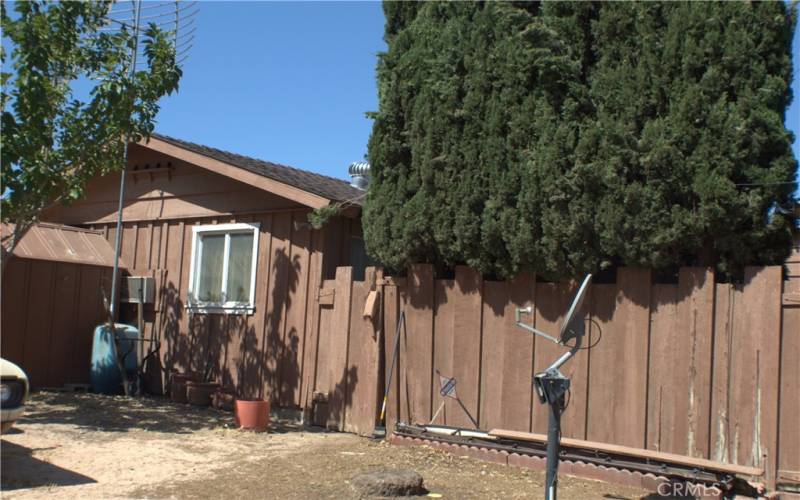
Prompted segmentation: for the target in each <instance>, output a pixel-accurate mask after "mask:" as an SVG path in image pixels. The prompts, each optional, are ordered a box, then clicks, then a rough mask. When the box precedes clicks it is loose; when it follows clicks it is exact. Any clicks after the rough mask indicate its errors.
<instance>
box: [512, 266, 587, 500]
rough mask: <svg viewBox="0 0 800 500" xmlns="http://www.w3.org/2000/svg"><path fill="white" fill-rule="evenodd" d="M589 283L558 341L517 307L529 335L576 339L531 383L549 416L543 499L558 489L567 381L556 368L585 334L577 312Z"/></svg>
mask: <svg viewBox="0 0 800 500" xmlns="http://www.w3.org/2000/svg"><path fill="white" fill-rule="evenodd" d="M591 281H592V275H591V274H587V275H586V278H584V279H583V283H582V284H581V287H580V288H579V289H578V293H577V294H575V298H574V299H573V300H572V305H571V306H570V308H569V311H568V312H567V316H566V317H565V318H564V322H563V323H562V324H561V331H560V332H559V334H558V338H556V337H553V336H551V335H548V334H547V333H545V332H543V331H541V330H538V329H536V328H534V327H533V326H531V325H528V324H527V323H524V322H523V321H522V315H523V314H531V313H532V312H533V309H532V308H531V306H528V307H525V308H517V310H516V313H515V319H516V323H517V326H519V327H520V328H523V329H524V330H527V331H528V332H530V333H532V334H534V335H538V336H540V337H542V338H545V339H547V340H549V341H551V342H555V343H556V344H559V345H567V342H569V341H570V340H572V339H575V344H574V345H573V346H571V348H570V350H569V351H567V352H565V353H564V354H562V355H561V356H559V357H558V358H557V359H556V360H555V361H553V363H552V364H551V365H550V366H548V367H547V369H546V370H545V371H543V372H541V373H537V374H536V375H534V376H533V384H534V386H535V387H536V395H537V396H539V401H540V402H541V403H542V404H547V405H549V406H550V412H549V417H548V421H547V477H546V480H545V490H544V498H545V500H556V498H557V490H558V455H559V447H560V439H561V413H562V412H563V411H564V408H565V400H566V394H567V391H569V383H570V382H569V378H568V377H566V376H564V374H563V373H561V372H560V371H559V368H560V367H561V366H562V365H564V363H566V362H567V361H569V360H570V358H572V356H574V355H575V354H576V353H577V352H578V350H579V349H580V348H581V340H583V335H584V322H583V318H582V317H580V316H579V315H578V312H579V311H580V309H581V305H583V299H585V298H586V292H587V291H588V290H589V283H590V282H591Z"/></svg>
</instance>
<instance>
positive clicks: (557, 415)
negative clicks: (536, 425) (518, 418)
mask: <svg viewBox="0 0 800 500" xmlns="http://www.w3.org/2000/svg"><path fill="white" fill-rule="evenodd" d="M548 406H549V407H550V416H549V418H548V425H547V476H546V481H545V495H544V497H545V499H546V500H556V499H557V498H558V454H559V448H560V442H559V441H560V439H561V411H562V410H563V408H564V396H561V397H560V398H558V400H557V401H553V402H552V403H550V404H549V405H548Z"/></svg>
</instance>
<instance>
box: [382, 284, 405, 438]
mask: <svg viewBox="0 0 800 500" xmlns="http://www.w3.org/2000/svg"><path fill="white" fill-rule="evenodd" d="M382 288H383V293H381V296H382V302H383V331H384V332H386V333H385V339H386V340H385V342H384V344H383V349H384V350H383V356H384V357H383V359H384V360H385V361H386V362H385V363H384V370H385V372H384V373H385V375H384V377H383V380H384V383H385V384H391V385H390V386H389V387H388V389H389V392H388V394H387V395H386V396H387V397H386V415H385V421H386V435H387V436H388V435H390V433H391V432H393V431H394V426H395V424H396V423H397V420H398V415H399V414H400V391H399V390H398V387H399V386H400V383H399V382H400V364H401V362H405V360H403V359H400V353H402V350H401V349H400V348H399V346H398V354H397V357H398V359H397V361H396V362H395V364H394V373H393V374H392V375H391V382H390V381H389V378H390V371H391V369H392V357H393V356H394V345H395V336H396V335H398V332H397V324H398V321H399V320H400V304H399V292H398V290H397V287H396V286H390V285H385V286H382ZM399 335H402V330H401V331H400V333H399ZM400 345H402V344H400ZM382 390H383V391H384V394H386V392H385V391H386V387H385V386H384V387H383V388H382Z"/></svg>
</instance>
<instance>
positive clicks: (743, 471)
mask: <svg viewBox="0 0 800 500" xmlns="http://www.w3.org/2000/svg"><path fill="white" fill-rule="evenodd" d="M489 435H490V436H494V437H498V438H505V439H515V440H519V441H530V442H534V443H546V442H547V436H546V435H545V434H533V433H528V432H518V431H509V430H504V429H492V430H490V431H489ZM561 445H562V446H567V447H570V448H580V449H584V450H597V451H600V452H604V453H613V454H615V455H627V456H630V457H636V458H640V459H645V460H657V461H662V462H668V463H673V464H678V465H684V466H689V467H697V468H699V469H707V470H713V471H720V472H728V473H731V474H737V475H742V476H749V477H759V476H763V475H764V469H761V468H759V467H745V466H741V465H730V464H724V463H720V462H714V461H712V460H706V459H704V458H692V457H687V456H684V455H678V454H675V453H665V452H660V451H652V450H643V449H641V448H632V447H629V446H620V445H615V444H609V443H601V442H597V441H584V440H582V439H573V438H561Z"/></svg>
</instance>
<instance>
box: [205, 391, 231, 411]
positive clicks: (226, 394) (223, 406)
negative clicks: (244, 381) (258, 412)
mask: <svg viewBox="0 0 800 500" xmlns="http://www.w3.org/2000/svg"><path fill="white" fill-rule="evenodd" d="M235 405H236V394H235V393H234V392H233V391H231V390H229V389H223V388H222V387H220V388H219V389H217V391H216V392H215V393H214V395H213V396H212V398H211V406H213V407H214V408H216V409H217V410H224V411H233V410H234V406H235Z"/></svg>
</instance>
